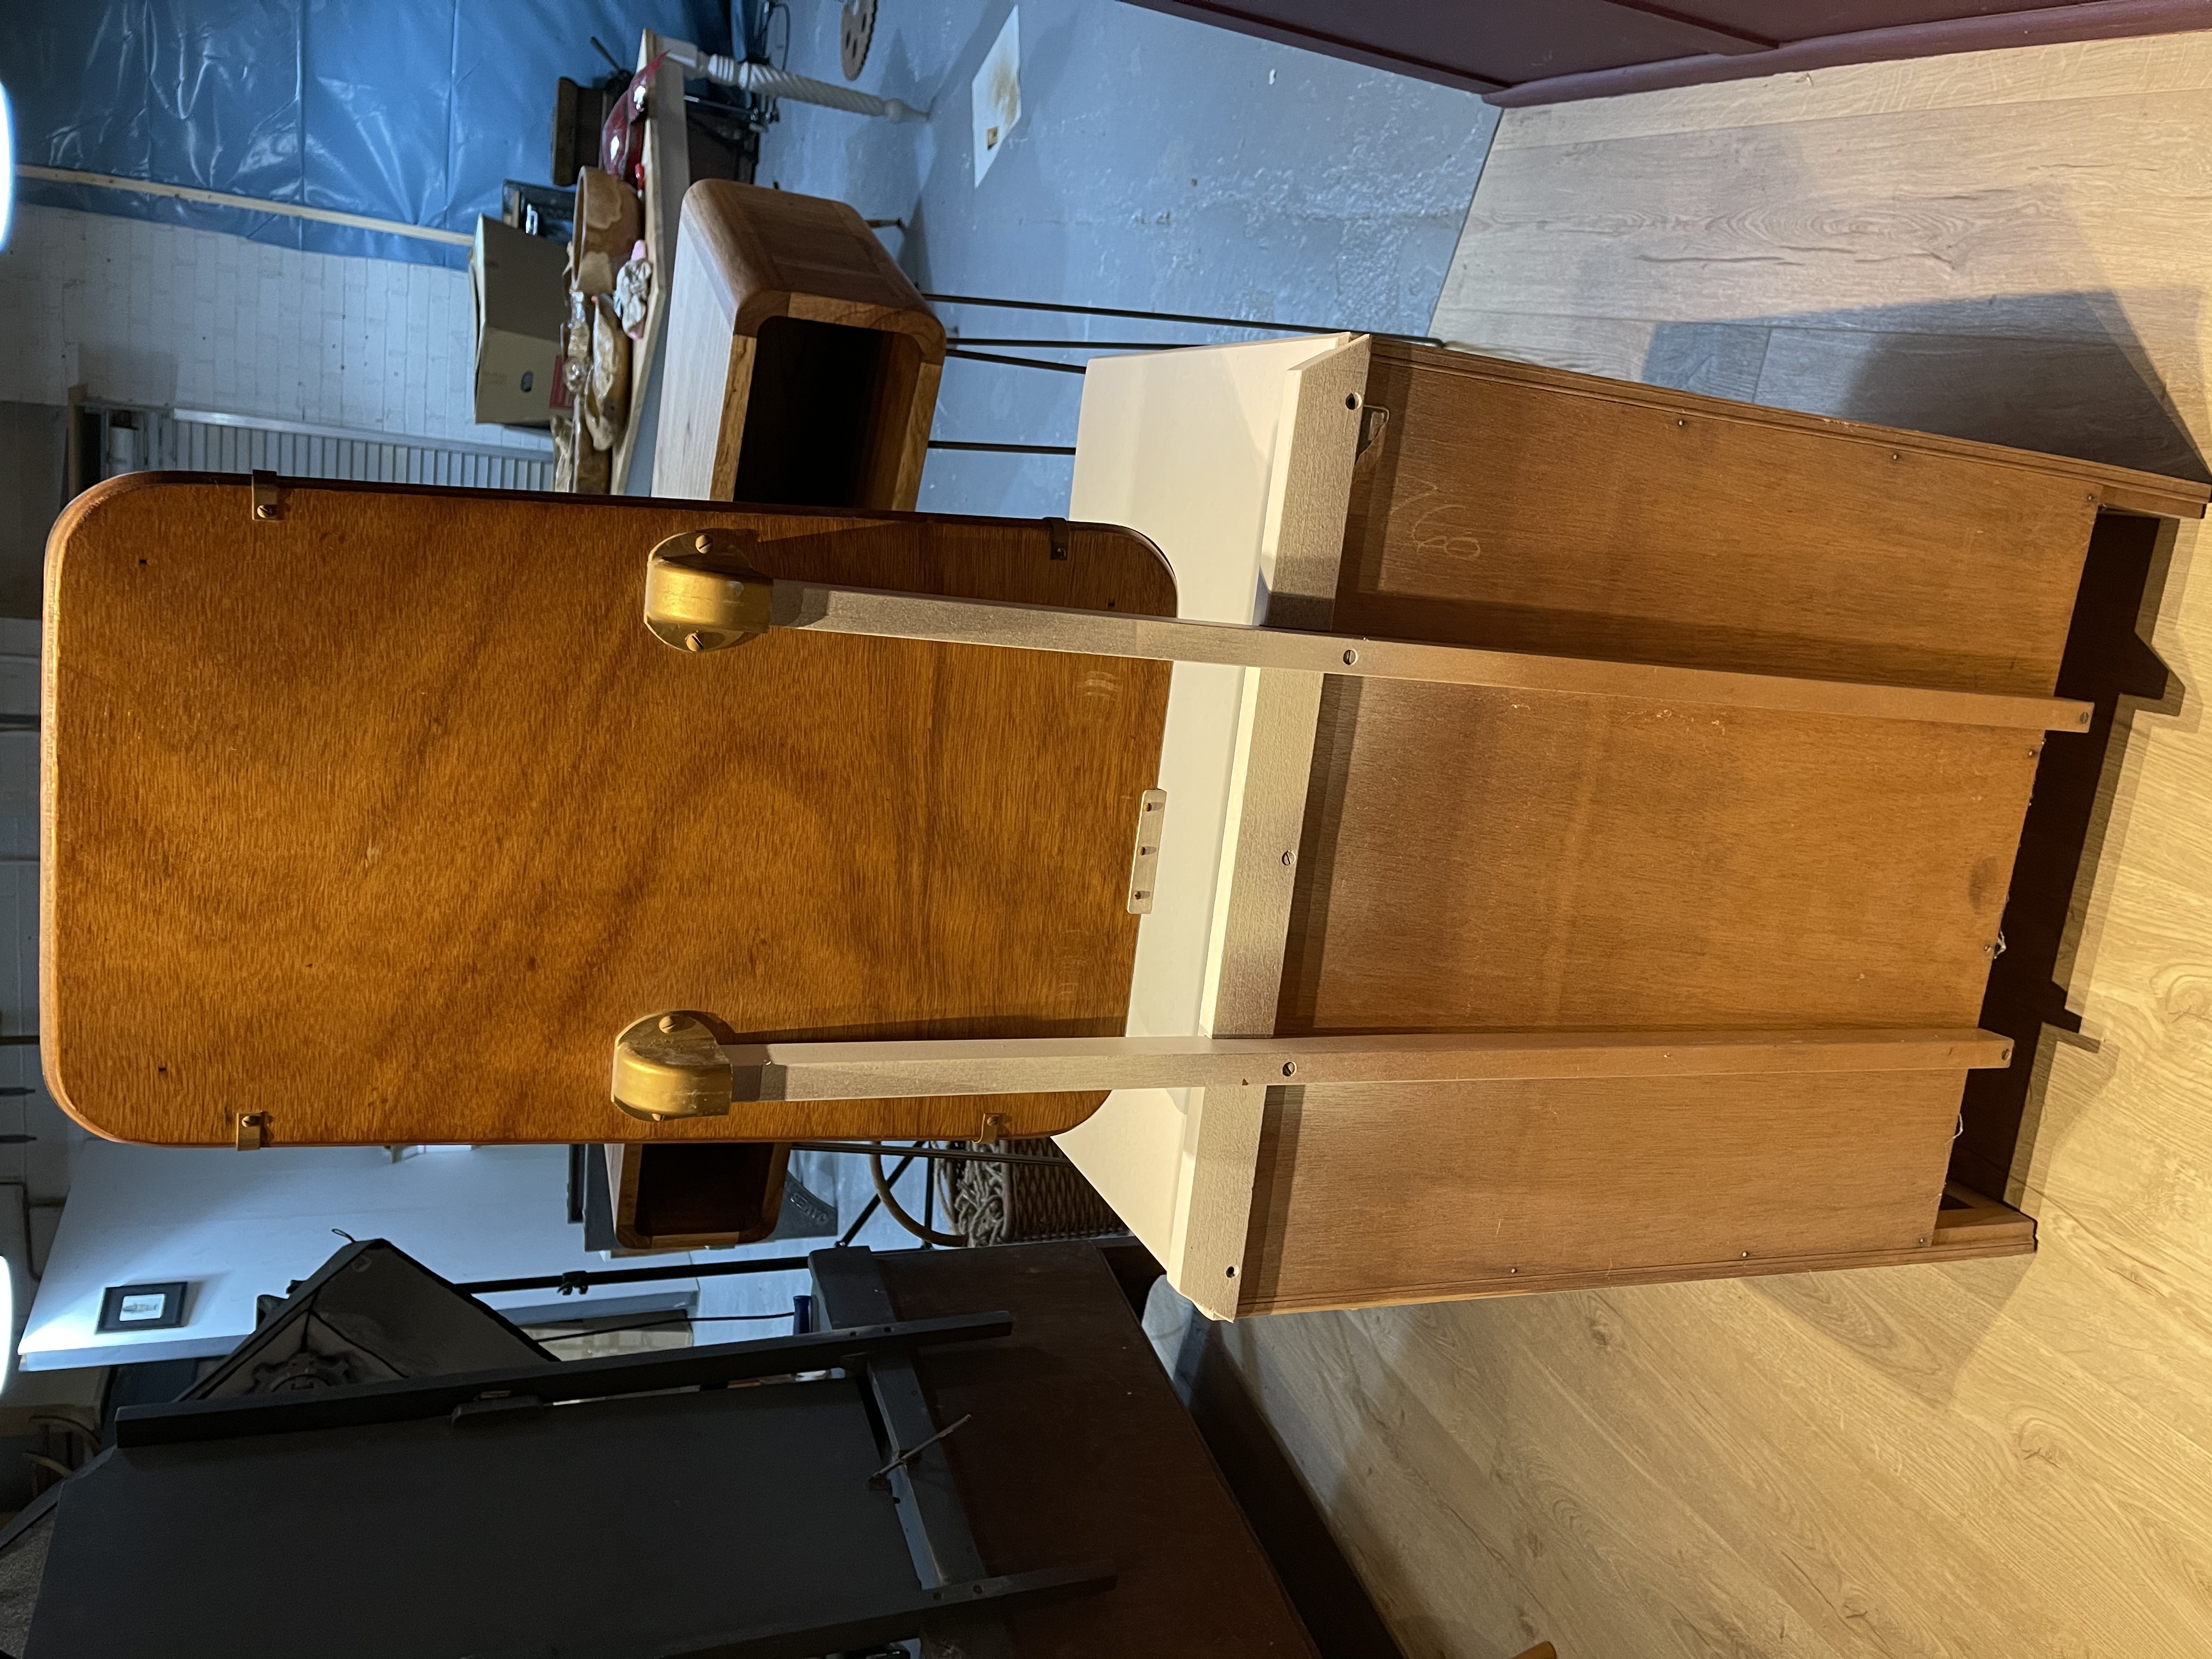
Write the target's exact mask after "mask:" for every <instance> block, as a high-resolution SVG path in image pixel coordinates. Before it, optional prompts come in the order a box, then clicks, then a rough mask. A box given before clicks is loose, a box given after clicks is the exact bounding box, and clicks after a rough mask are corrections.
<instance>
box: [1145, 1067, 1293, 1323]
mask: <svg viewBox="0 0 2212 1659" xmlns="http://www.w3.org/2000/svg"><path fill="white" fill-rule="evenodd" d="M1283 1092H1284V1091H1282V1090H1280V1089H1270V1088H1269V1087H1267V1085H1266V1084H1265V1083H1264V1082H1253V1083H1250V1084H1243V1085H1237V1084H1211V1085H1207V1086H1206V1087H1205V1088H1202V1089H1193V1090H1192V1091H1190V1103H1189V1105H1188V1108H1187V1112H1188V1127H1187V1129H1186V1133H1187V1134H1188V1136H1189V1138H1190V1141H1191V1148H1192V1150H1191V1174H1190V1194H1189V1196H1188V1198H1187V1199H1186V1200H1183V1202H1182V1214H1181V1216H1180V1217H1179V1218H1178V1220H1179V1222H1180V1224H1181V1225H1179V1226H1178V1228H1177V1230H1176V1250H1175V1259H1174V1261H1173V1263H1172V1270H1171V1273H1170V1279H1169V1282H1170V1284H1172V1285H1174V1286H1175V1287H1176V1290H1178V1291H1181V1292H1182V1294H1183V1295H1184V1296H1186V1297H1189V1298H1190V1300H1191V1302H1192V1303H1193V1304H1194V1305H1195V1306H1196V1307H1197V1309H1198V1310H1199V1311H1200V1313H1203V1314H1204V1315H1205V1316H1206V1317H1207V1318H1209V1319H1234V1318H1236V1317H1237V1315H1238V1313H1239V1312H1241V1311H1242V1310H1243V1306H1244V1303H1245V1299H1246V1295H1247V1291H1248V1287H1247V1286H1246V1285H1244V1283H1243V1280H1242V1279H1240V1277H1239V1275H1240V1274H1242V1273H1243V1272H1244V1260H1245V1254H1246V1252H1247V1250H1248V1249H1249V1248H1250V1247H1249V1238H1250V1236H1251V1230H1252V1195H1253V1185H1254V1182H1255V1178H1256V1176H1257V1173H1258V1170H1259V1163H1260V1133H1261V1120H1262V1118H1263V1116H1264V1115H1265V1112H1266V1109H1267V1102H1268V1100H1269V1098H1270V1097H1273V1096H1276V1095H1279V1094H1281V1093H1283Z"/></svg>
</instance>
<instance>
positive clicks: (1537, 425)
mask: <svg viewBox="0 0 2212 1659" xmlns="http://www.w3.org/2000/svg"><path fill="white" fill-rule="evenodd" d="M1367 401H1368V403H1369V404H1370V406H1373V405H1380V406H1381V407H1383V408H1386V409H1388V410H1389V411H1390V416H1389V422H1388V423H1387V425H1385V426H1384V427H1383V429H1382V432H1381V435H1380V437H1379V439H1378V441H1377V443H1376V445H1375V446H1373V447H1370V456H1369V457H1364V458H1363V462H1364V463H1365V464H1364V465H1362V467H1361V468H1360V470H1359V471H1358V476H1357V478H1356V480H1355V483H1354V486H1353V494H1352V515H1351V527H1350V529H1349V531H1348V532H1347V550H1346V561H1345V568H1344V570H1343V572H1342V574H1341V578H1340V580H1341V586H1340V589H1339V592H1338V595H1337V624H1338V626H1339V628H1340V629H1342V630H1344V631H1347V632H1365V633H1371V634H1376V635H1383V636H1385V637H1397V638H1425V639H1436V640H1446V641H1456V642H1462V643H1466V644H1471V645H1473V644H1479V645H1483V646H1486V647H1492V648H1496V649H1502V650H1523V651H1541V652H1552V653H1559V654H1561V655H1566V656H1584V657H1611V658H1619V659H1629V660H1634V661H1643V662H1654V663H1666V664H1671V665H1677V666H1696V667H1700V668H1708V669H1733V670H1736V671H1746V672H1757V673H1771V674H1796V675H1804V676H1807V677H1810V678H1826V679H1850V680H1863V681H1869V682H1875V683H1879V684H1894V685H1918V686H1926V687H1931V688H1938V689H1942V690H1958V691H1983V692H2002V693H2009V694H2014V695H2021V696H2047V695H2049V693H2050V692H2051V688H2052V686H2053V685H2054V684H2055V683H2056V681H2057V672H2058V659H2059V656H2060V653H2061V652H2062V651H2063V647H2064V645H2065V641H2066V626H2067V622H2068V619H2069V617H2070V616H2071V614H2072V611H2073V603H2074V593H2075V588H2076V586H2078V585H2079V582H2080V579H2081V558H2082V554H2083V550H2085V548H2086V547H2087V543H2088V535H2089V527H2090V525H2091V523H2092V521H2093V520H2094V518H2095V515H2096V513H2097V511H2098V508H2099V507H2100V504H2102V503H2103V502H2104V501H2105V500H2106V495H2107V494H2108V493H2109V492H2112V491H2114V490H2124V491H2125V492H2126V493H2127V495H2128V501H2129V504H2130V505H2134V504H2138V503H2139V502H2140V501H2142V499H2144V498H2145V497H2146V496H2147V495H2154V494H2155V493H2156V492H2158V491H2159V490H2160V489H2163V490H2165V491H2166V498H2167V499H2170V500H2171V501H2172V502H2173V503H2174V505H2173V506H2172V507H2170V508H2169V509H2168V510H2171V511H2181V510H2184V508H2185V507H2186V508H2187V509H2189V510H2192V511H2194V512H2198V513H2201V512H2202V511H2203V500H2204V498H2205V495H2206V493H2207V492H2206V491H2205V490H2204V489H2203V488H2202V487H2200V486H2194V485H2186V484H2182V483H2175V482H2168V481H2161V480H2159V479H2156V478H2154V477H2146V476H2144V475H2137V474H2133V473H2129V474H2124V475H2120V474H2115V473H2111V472H2109V471H2104V472H2100V471H2097V470H2096V469H2092V468H2089V467H2087V465H2086V464H2081V463H2072V462H2042V461H2040V460H2039V458H2035V457H2032V456H2022V455H2013V454H2008V453H2004V452H2001V451H1994V450H1991V449H1989V448H1987V447H1980V446H1972V445H1966V444H1962V443H1958V442H1955V441H1941V440H1932V439H1929V438H1927V437H1924V436H1917V435H1908V434H1903V433H1896V432H1889V431H1884V430H1879V429H1875V428H1864V427H1853V426H1848V425H1845V424H1844V423H1842V422H1823V421H1819V420H1814V419H1812V418H1810V417H1806V416H1789V415H1782V414H1778V413H1777V412H1775V411H1772V410H1751V409H1745V408H1741V407H1736V406H1732V405H1730V404H1727V403H1724V402H1723V401H1721V400H1719V399H1717V398H1704V397H1699V396H1696V395H1693V394H1690V393H1685V392H1664V391H1657V390H1646V389H1644V388H1631V387H1623V386H1618V385H1616V384H1613V383H1610V382H1601V381H1595V380H1588V379H1584V378H1583V377H1581V376H1578V375H1574V374H1566V373H1564V372H1562V371H1557V370H1546V369H1541V368H1532V367H1528V366H1526V365H1522V364H1516V363H1509V362H1502V361H1499V360H1495V359H1481V358H1475V357H1472V356H1468V355H1466V354H1455V353H1448V352H1440V351H1435V350H1431V349H1427V348H1424V347H1416V346H1406V345H1401V344H1394V343H1379V344H1378V345H1377V347H1376V353H1375V362H1374V368H1373V370H1372V372H1371V373H1370V376H1369V380H1368V387H1367ZM1377 451H1379V453H1376V452H1377ZM1600 457H1602V458H1603V460H1602V464H1600V463H1599V461H1598V458H1600Z"/></svg>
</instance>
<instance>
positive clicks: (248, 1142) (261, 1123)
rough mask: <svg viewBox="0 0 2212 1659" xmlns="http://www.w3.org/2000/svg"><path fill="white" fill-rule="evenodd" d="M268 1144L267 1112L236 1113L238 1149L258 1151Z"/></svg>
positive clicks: (241, 1150)
mask: <svg viewBox="0 0 2212 1659" xmlns="http://www.w3.org/2000/svg"><path fill="white" fill-rule="evenodd" d="M268 1144H269V1114H268V1113H266V1112H240V1114H239V1115H238V1150H239V1151H240V1152H259V1151H260V1150H261V1149H262V1148H263V1147H264V1146H267V1145H268Z"/></svg>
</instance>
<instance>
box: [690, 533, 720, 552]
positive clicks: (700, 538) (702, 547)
mask: <svg viewBox="0 0 2212 1659" xmlns="http://www.w3.org/2000/svg"><path fill="white" fill-rule="evenodd" d="M691 545H692V546H693V547H695V548H696V549H697V550H699V551H700V552H702V553H711V552H713V551H714V538H713V537H712V536H709V535H708V533H707V532H705V531H703V530H702V531H701V532H699V533H698V534H697V535H696V536H694V537H693V538H691Z"/></svg>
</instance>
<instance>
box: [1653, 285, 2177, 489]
mask: <svg viewBox="0 0 2212 1659" xmlns="http://www.w3.org/2000/svg"><path fill="white" fill-rule="evenodd" d="M2154 297H2155V298H2162V299H2164V301H2166V308H2167V309H2172V307H2173V304H2174V302H2175V299H2176V296H2172V295H2166V296H2144V295H2137V296H2135V298H2134V300H2133V301H2132V302H2133V303H2135V304H2138V305H2141V304H2145V303H2148V302H2149V301H2150V300H2151V299H2152V298H2154ZM2190 308H2191V310H2193V309H2194V304H2193V301H2191V302H2190ZM1640 378H1641V379H1643V380H1646V381H1648V382H1650V384H1651V385H1653V386H1672V387H1674V389H1676V390H1677V391H1682V392H1704V393H1706V394H1707V395H1709V396H1711V397H1717V398H1741V399H1742V400H1743V401H1745V402H1747V403H1758V404H1766V405H1767V406H1768V407H1770V408H1774V409H1796V410H1803V411H1805V412H1806V413H1808V414H1812V415H1833V416H1840V417H1841V418H1843V419H1845V420H1851V421H1869V422H1874V423H1875V424H1876V425H1880V426H1896V427H1903V428H1906V429H1908V430H1910V431H1913V432H1934V433H1940V434H1942V435H1944V436H1945V437H1951V438H1971V439H1973V440H1975V441H1978V442H1981V443H1992V444H2008V445H2010V446H2012V447H2015V448H2017V449H2034V450H2040V451H2042V452H2044V453H2046V454H2052V455H2071V456H2074V457H2075V458H2077V459H2081V460H2085V461H2102V462H2105V463H2107V464H2109V465H2114V466H2131V467H2136V468H2140V469H2141V470H2142V471H2146V472H2162V473H2166V474H2167V475H2169V476H2171V477H2177V478H2191V479H2194V480H2196V481H2197V482H2198V483H2212V470H2208V468H2207V467H2206V465H2205V463H2204V460H2203V457H2202V456H2201V455H2200V454H2198V453H2197V445H2196V442H2195V441H2194V440H2193V439H2192V438H2191V436H2190V435H2189V423H2188V422H2186V421H2185V419H2184V418H2183V416H2182V414H2181V412H2180V410H2179V408H2178V407H2177V405H2176V404H2175V401H2174V399H2173V398H2172V396H2171V395H2170V394H2169V393H2168V392H2167V390H2166V386H2165V384H2164V382H2163V381H2162V380H2160V378H2159V375H2158V374H2157V372H2156V370H2154V368H2152V367H2151V362H2150V356H2149V354H2148V352H2146V351H2145V350H2144V349H2143V348H2142V344H2141V343H2140V342H2138V341H2137V340H2136V337H2135V333H2134V331H2133V330H2132V329H2131V328H2130V325H2129V324H2128V321H2127V315H2126V309H2125V306H2124V303H2123V301H2122V299H2121V297H2120V296H2119V295H2114V294H2107V293H2079V294H2038V295H2016V296H2013V297H2010V298H2008V299H2007V300H2006V301H2004V302H2003V307H2002V312H2001V313H1999V312H1998V311H1997V310H1996V306H1995V304H1994V302H1990V301H1954V302H1947V303H1937V304H1928V305H1910V306H1887V307H1871V308H1869V309H1866V310H1861V311H1838V312H1815V313H1802V314H1796V315H1789V316H1775V317H1750V318H1741V319H1731V320H1729V321H1726V322H1707V323H1666V324H1662V325H1660V326H1659V327H1658V328H1657V329H1656V330H1654V331H1653V332H1652V336H1651V343H1650V348H1649V349H1648V350H1647V352H1646V354H1645V357H1644V368H1643V371H1642V374H1641V376H1640Z"/></svg>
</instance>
